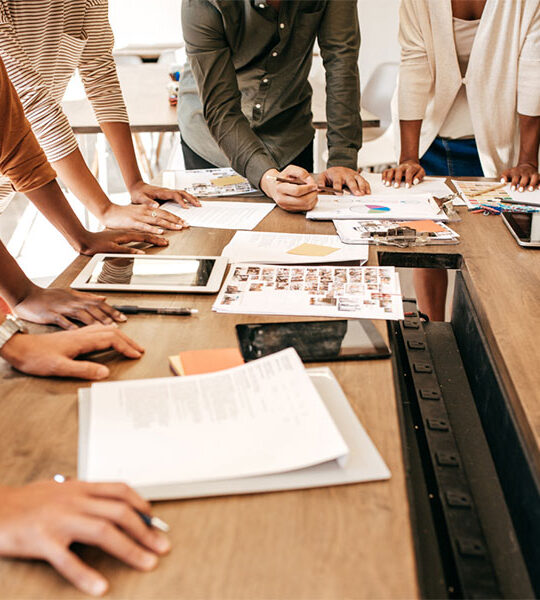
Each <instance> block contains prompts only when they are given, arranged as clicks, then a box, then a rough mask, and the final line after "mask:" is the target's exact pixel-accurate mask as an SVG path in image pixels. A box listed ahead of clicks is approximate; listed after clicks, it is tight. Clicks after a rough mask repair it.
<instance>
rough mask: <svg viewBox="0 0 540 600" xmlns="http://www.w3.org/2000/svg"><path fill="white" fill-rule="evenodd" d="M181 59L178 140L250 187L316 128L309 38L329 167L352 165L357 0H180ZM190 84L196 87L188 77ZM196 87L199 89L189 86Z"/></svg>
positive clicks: (356, 144) (356, 118)
mask: <svg viewBox="0 0 540 600" xmlns="http://www.w3.org/2000/svg"><path fill="white" fill-rule="evenodd" d="M182 26H183V32H184V40H185V43H186V49H187V54H188V57H189V66H188V67H186V69H185V71H184V73H183V74H182V78H181V81H180V97H179V107H178V108H179V110H178V112H179V125H180V131H181V133H182V137H183V139H184V141H185V142H186V143H187V144H188V146H190V147H191V148H192V149H193V150H194V151H195V152H196V153H197V154H199V155H200V156H202V157H203V158H205V159H206V160H207V161H209V162H210V163H212V164H215V165H217V166H227V165H231V166H232V167H233V168H234V169H235V170H236V171H238V172H239V173H240V174H242V175H244V176H246V177H247V178H248V179H249V181H250V182H251V183H252V184H253V185H255V186H258V185H259V183H260V180H261V177H262V175H263V174H264V173H265V171H267V170H268V169H272V168H278V169H281V168H283V167H285V166H286V165H287V164H289V163H290V162H291V161H292V160H293V159H294V158H295V157H296V156H297V155H298V154H300V152H301V151H302V150H304V148H306V146H307V145H308V144H309V143H310V142H311V140H312V139H313V136H314V129H313V124H312V114H311V96H312V89H311V86H310V84H309V82H308V75H309V71H310V68H311V63H312V55H313V45H314V43H315V40H316V39H317V41H318V44H319V47H320V51H321V56H322V59H323V64H324V67H325V71H326V90H327V100H326V115H327V122H328V147H329V157H328V166H329V167H331V166H345V167H350V168H354V169H356V160H357V153H358V150H359V148H360V146H361V143H362V123H361V120H360V85H359V74H358V51H359V47H360V33H359V26H358V15H357V7H356V0H282V2H281V5H280V9H279V11H276V10H274V8H272V7H270V6H269V5H267V4H266V1H265V0H183V4H182ZM195 84H196V85H195ZM197 90H198V94H197Z"/></svg>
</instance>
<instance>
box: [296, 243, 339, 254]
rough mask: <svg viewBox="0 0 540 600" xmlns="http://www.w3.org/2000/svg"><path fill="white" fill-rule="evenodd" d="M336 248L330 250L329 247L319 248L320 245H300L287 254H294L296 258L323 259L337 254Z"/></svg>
mask: <svg viewBox="0 0 540 600" xmlns="http://www.w3.org/2000/svg"><path fill="white" fill-rule="evenodd" d="M337 251H338V248H332V247H331V246H321V245H320V244H300V246H297V247H296V248H293V249H292V250H288V251H287V254H295V255H297V256H313V257H323V256H328V255H329V254H333V253H334V252H337Z"/></svg>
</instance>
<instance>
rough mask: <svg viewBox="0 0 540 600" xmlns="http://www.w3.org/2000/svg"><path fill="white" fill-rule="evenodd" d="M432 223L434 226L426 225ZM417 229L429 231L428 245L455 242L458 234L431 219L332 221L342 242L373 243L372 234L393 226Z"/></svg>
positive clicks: (444, 224)
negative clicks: (417, 227)
mask: <svg viewBox="0 0 540 600" xmlns="http://www.w3.org/2000/svg"><path fill="white" fill-rule="evenodd" d="M427 223H433V225H434V227H432V226H431V225H427ZM417 224H420V228H419V229H417V231H420V232H422V231H428V232H429V236H430V237H429V240H428V242H427V243H428V244H429V245H435V244H441V243H457V242H458V240H459V235H458V234H457V233H456V232H455V231H454V230H453V229H450V227H448V226H447V225H446V223H435V222H433V221H408V222H407V221H354V220H351V219H341V220H339V221H337V220H336V221H334V225H335V227H336V231H337V233H338V235H339V237H340V239H341V241H342V242H343V243H344V244H372V243H375V240H373V237H372V236H373V235H376V234H381V233H386V232H387V231H388V230H389V229H394V228H395V227H402V226H406V227H411V228H414V229H416V225H417Z"/></svg>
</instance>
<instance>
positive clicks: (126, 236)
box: [115, 231, 169, 246]
mask: <svg viewBox="0 0 540 600" xmlns="http://www.w3.org/2000/svg"><path fill="white" fill-rule="evenodd" d="M115 242H116V243H117V244H131V243H133V242H137V243H145V244H152V246H168V245H169V241H168V240H167V238H164V237H161V236H159V235H153V234H151V233H142V232H138V231H123V232H122V233H120V234H118V235H116V236H115Z"/></svg>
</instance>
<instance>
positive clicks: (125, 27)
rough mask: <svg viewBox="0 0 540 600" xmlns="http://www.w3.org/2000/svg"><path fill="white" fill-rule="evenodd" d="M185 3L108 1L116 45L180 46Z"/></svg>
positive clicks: (156, 0) (168, 1) (170, 0)
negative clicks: (182, 11) (181, 18)
mask: <svg viewBox="0 0 540 600" xmlns="http://www.w3.org/2000/svg"><path fill="white" fill-rule="evenodd" d="M181 7H182V0H109V18H110V21H111V25H112V28H113V30H114V36H115V46H116V47H117V48H122V47H124V46H128V45H139V44H142V45H145V46H146V45H149V44H160V45H161V44H178V42H181V41H182V24H181V20H180V11H181Z"/></svg>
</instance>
